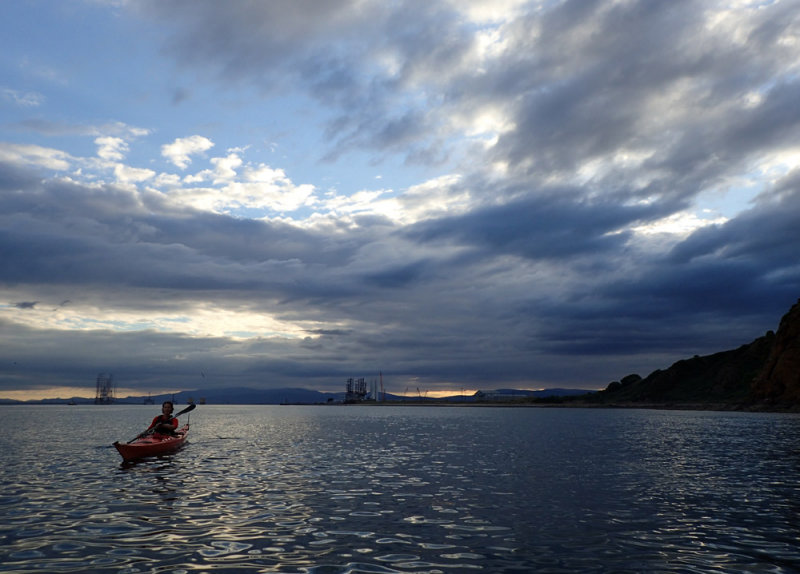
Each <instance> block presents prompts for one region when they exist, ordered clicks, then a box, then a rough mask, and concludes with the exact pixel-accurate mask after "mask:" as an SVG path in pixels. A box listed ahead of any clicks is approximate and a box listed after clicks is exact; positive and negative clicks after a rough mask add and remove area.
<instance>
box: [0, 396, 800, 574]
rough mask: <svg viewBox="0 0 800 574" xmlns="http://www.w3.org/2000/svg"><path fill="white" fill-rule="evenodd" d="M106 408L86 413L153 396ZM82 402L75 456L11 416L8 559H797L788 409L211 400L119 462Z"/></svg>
mask: <svg viewBox="0 0 800 574" xmlns="http://www.w3.org/2000/svg"><path fill="white" fill-rule="evenodd" d="M113 408H115V409H116V410H113V411H112V412H111V414H112V415H113V419H110V420H109V421H107V422H104V421H103V420H100V421H99V422H98V421H97V419H98V413H100V414H102V413H105V412H106V411H105V410H102V409H101V410H100V411H98V410H97V409H91V408H89V409H88V410H87V411H86V416H87V418H89V419H90V420H92V421H93V423H95V424H98V425H99V427H101V428H102V427H103V425H107V426H108V427H109V428H116V427H118V426H119V424H120V419H121V420H123V421H124V420H128V421H130V425H131V428H135V425H136V424H138V423H139V421H140V419H141V415H142V412H143V411H142V410H141V409H136V408H131V407H128V409H129V410H128V411H126V410H125V409H124V408H117V407H113ZM71 409H72V410H70V411H68V412H67V413H64V418H63V419H59V418H58V416H52V412H51V413H50V414H51V416H50V419H51V420H53V421H54V424H60V426H59V427H58V428H57V429H56V432H54V433H53V434H55V435H57V436H59V437H61V438H59V439H58V441H59V445H58V448H59V452H60V453H61V454H62V456H63V457H64V458H65V460H69V461H71V462H72V463H73V464H69V465H67V464H64V461H63V460H58V461H56V460H53V457H52V456H51V455H50V454H49V453H47V452H44V451H43V450H42V449H41V448H37V447H38V445H37V443H36V441H28V442H24V441H25V436H24V435H23V436H9V435H8V434H6V435H5V436H4V437H0V448H3V449H4V450H2V451H0V452H3V453H4V454H3V463H4V464H3V465H2V468H0V478H1V479H2V480H0V512H2V515H3V517H4V521H3V523H2V524H0V570H4V569H8V570H10V571H13V570H36V569H38V570H45V571H63V572H85V571H93V572H95V571H97V572H102V571H108V572H112V571H113V572H119V571H121V572H188V571H191V570H203V571H210V570H216V571H231V572H239V571H247V570H253V571H265V572H267V571H268V572H406V573H408V572H462V571H471V570H483V571H486V572H503V571H519V572H525V571H548V572H578V571H581V572H583V571H595V572H611V571H613V572H639V571H650V570H654V571H662V572H670V571H671V572H709V571H715V570H717V569H721V570H726V571H756V570H760V571H773V572H781V571H785V572H789V571H793V570H796V569H798V568H800V539H799V538H798V535H797V533H798V532H800V524H798V507H797V506H798V501H799V500H800V496H798V495H799V494H800V491H799V487H798V484H800V482H799V481H798V480H797V479H798V477H800V454H799V451H798V448H797V445H798V444H800V441H798V439H800V418H798V417H794V416H789V415H787V416H783V415H778V416H776V415H743V414H736V413H679V412H670V413H659V412H657V411H630V412H628V411H601V410H597V411H594V410H589V411H578V410H561V409H554V410H539V409H435V408H432V409H403V408H398V409H394V408H386V409H380V408H366V407H365V408H354V409H348V408H337V407H328V408H325V407H321V408H313V407H308V408H293V407H280V408H279V407H274V408H269V407H267V408H265V407H258V408H255V407H252V408H248V407H244V408H241V407H236V408H233V407H231V408H227V407H216V408H214V407H208V408H205V409H202V410H201V409H198V410H197V411H196V413H195V414H193V422H194V426H193V437H192V441H191V442H190V443H189V444H187V445H186V447H185V448H184V449H183V450H182V451H180V452H178V453H175V454H173V455H168V456H165V457H162V458H154V459H145V460H143V461H139V462H136V463H124V464H120V463H119V457H118V455H117V453H116V451H114V449H113V448H112V447H110V446H109V445H110V442H111V440H106V441H104V444H102V445H100V444H93V445H90V446H89V447H88V448H87V447H86V444H85V440H83V441H81V440H78V439H79V438H80V437H81V434H80V433H78V432H73V431H72V429H76V428H80V427H81V421H77V422H76V421H75V420H74V418H73V417H75V416H76V411H75V410H74V409H76V407H71ZM23 411H24V408H23ZM16 412H22V411H13V410H11V411H7V412H4V413H3V414H8V415H9V416H12V415H14V413H16ZM53 412H55V411H53ZM77 414H78V416H80V415H81V412H80V410H78V411H77ZM14 416H15V415H14ZM67 417H69V418H67ZM10 428H12V429H13V428H16V427H14V426H12V427H10ZM109 434H110V433H109ZM21 445H24V448H23V447H22V446H21ZM76 462H77V463H78V464H76Z"/></svg>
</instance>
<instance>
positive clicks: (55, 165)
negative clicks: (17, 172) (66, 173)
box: [0, 142, 72, 171]
mask: <svg viewBox="0 0 800 574" xmlns="http://www.w3.org/2000/svg"><path fill="white" fill-rule="evenodd" d="M71 159H72V158H71V156H70V155H69V154H68V153H66V152H63V151H61V150H57V149H53V148H48V147H42V146H38V145H33V144H10V143H3V142H0V161H6V162H9V163H16V164H22V165H29V166H38V167H44V168H47V169H54V170H58V171H63V170H67V169H69V167H70V162H69V160H71Z"/></svg>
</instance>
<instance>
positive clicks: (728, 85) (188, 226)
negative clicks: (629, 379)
mask: <svg viewBox="0 0 800 574" xmlns="http://www.w3.org/2000/svg"><path fill="white" fill-rule="evenodd" d="M0 47H2V50H0V258H1V260H0V261H1V263H2V265H1V266H0V397H12V398H38V397H42V396H50V397H54V396H71V394H74V393H76V392H77V393H78V394H83V395H85V396H93V393H94V380H95V377H96V376H97V374H98V373H100V372H109V373H113V375H114V378H115V379H116V383H117V385H118V394H121V395H123V396H124V395H126V394H129V393H130V394H143V393H144V394H146V393H148V392H153V393H158V392H162V391H165V392H168V391H176V390H181V389H202V388H210V387H222V386H247V387H254V388H278V387H304V388H309V389H319V390H323V391H341V390H343V389H344V383H345V380H346V379H347V378H348V377H366V378H368V379H371V378H374V377H377V376H378V373H379V372H382V373H383V379H384V384H385V386H386V388H387V390H388V391H390V392H396V393H400V394H402V393H403V392H405V390H406V389H412V390H413V392H414V393H416V389H417V388H419V389H420V390H421V391H422V392H429V393H431V396H432V395H433V394H435V393H436V392H437V391H445V390H455V391H457V392H460V391H461V390H462V389H466V390H474V389H492V388H502V387H517V388H543V387H579V388H602V387H605V386H606V385H607V384H608V383H609V382H610V381H612V380H618V379H619V378H621V377H623V376H625V375H627V374H629V373H639V374H641V375H642V376H645V375H647V374H649V373H650V372H652V371H653V370H655V369H658V368H665V367H668V366H669V365H670V364H672V363H673V362H674V361H676V360H679V359H683V358H687V357H690V356H692V355H695V354H701V355H702V354H709V353H713V352H717V351H721V350H727V349H730V348H734V347H737V346H739V345H741V344H744V343H747V342H749V341H751V340H752V339H754V338H755V337H758V336H760V335H762V334H763V333H764V332H765V331H767V330H769V329H773V330H774V329H776V328H777V326H778V322H779V321H780V318H781V316H782V315H783V314H784V313H785V312H786V311H788V309H789V307H790V306H791V305H792V304H793V303H794V302H795V301H797V299H798V297H800V1H798V0H788V1H778V0H775V1H756V0H725V1H722V0H696V1H683V0H669V1H653V0H641V1H637V0H604V1H594V0H578V1H570V0H560V1H559V0H530V1H522V0H420V1H413V0H412V1H392V2H388V1H386V0H352V1H344V0H274V1H264V2H245V1H238V2H237V1H232V2H216V1H211V0H207V1H202V0H152V1H136V2H133V1H130V2H128V1H125V0H108V1H103V0H83V1H81V0H74V1H70V2H29V1H22V0H5V1H4V2H2V3H1V4H0ZM76 389H77V391H76ZM410 392H411V391H410Z"/></svg>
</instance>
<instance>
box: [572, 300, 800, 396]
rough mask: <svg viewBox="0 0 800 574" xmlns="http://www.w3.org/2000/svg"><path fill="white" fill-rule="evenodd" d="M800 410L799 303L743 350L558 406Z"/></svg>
mask: <svg viewBox="0 0 800 574" xmlns="http://www.w3.org/2000/svg"><path fill="white" fill-rule="evenodd" d="M569 401H573V402H589V403H598V404H615V405H631V406H635V405H660V406H666V405H675V406H681V405H685V406H693V407H708V408H712V407H713V408H752V409H755V408H776V409H782V410H795V409H800V300H798V302H797V303H796V304H795V305H794V306H793V307H792V308H791V309H790V310H789V312H788V313H787V314H786V315H784V317H783V318H782V319H781V322H780V326H779V328H778V332H777V334H776V333H774V332H772V331H768V332H767V333H766V334H765V335H764V336H763V337H759V338H758V339H756V340H754V341H753V342H752V343H749V344H746V345H742V346H741V347H739V348H738V349H734V350H731V351H722V352H720V353H714V354H713V355H707V356H702V357H701V356H695V357H693V358H691V359H685V360H682V361H678V362H677V363H675V364H673V365H672V366H671V367H669V368H668V369H666V370H657V371H654V372H653V373H651V374H650V375H648V376H647V377H646V378H644V379H643V378H641V377H640V376H639V375H635V374H634V375H628V376H627V377H625V378H623V379H621V380H620V381H614V382H612V383H610V384H609V385H608V386H607V387H606V388H605V389H604V390H603V391H600V392H599V393H595V394H593V395H586V396H583V397H579V398H578V399H574V398H573V399H570V398H565V399H563V400H562V399H558V402H569Z"/></svg>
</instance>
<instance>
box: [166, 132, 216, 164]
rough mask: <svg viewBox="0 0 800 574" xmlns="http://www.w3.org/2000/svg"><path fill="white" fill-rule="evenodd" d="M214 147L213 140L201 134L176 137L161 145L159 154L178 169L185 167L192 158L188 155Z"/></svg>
mask: <svg viewBox="0 0 800 574" xmlns="http://www.w3.org/2000/svg"><path fill="white" fill-rule="evenodd" d="M212 147H214V142H212V141H211V140H210V139H208V138H206V137H203V136H190V137H188V138H178V139H176V140H175V141H174V142H172V143H171V144H165V145H163V146H161V155H162V156H164V157H165V158H167V159H168V160H169V161H171V162H172V163H173V164H175V166H177V167H179V168H180V169H186V168H187V167H188V166H189V164H190V163H192V160H191V158H190V157H189V156H191V155H194V154H198V153H203V152H204V151H206V150H209V149H211V148H212Z"/></svg>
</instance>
